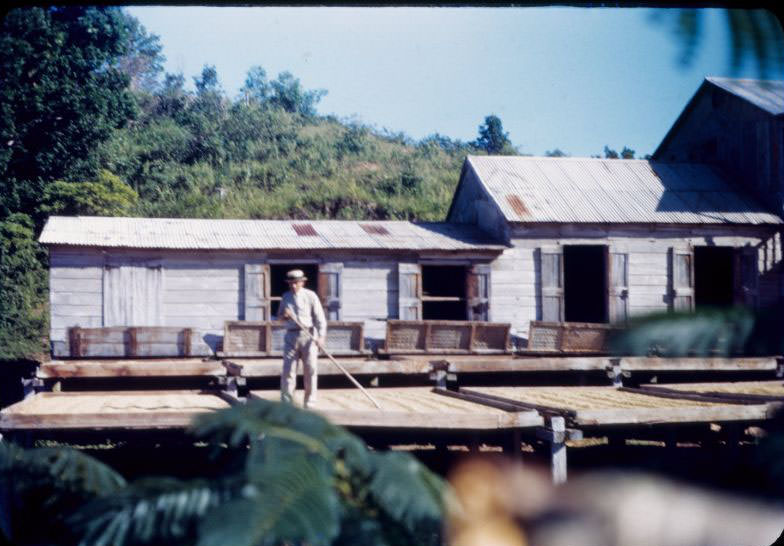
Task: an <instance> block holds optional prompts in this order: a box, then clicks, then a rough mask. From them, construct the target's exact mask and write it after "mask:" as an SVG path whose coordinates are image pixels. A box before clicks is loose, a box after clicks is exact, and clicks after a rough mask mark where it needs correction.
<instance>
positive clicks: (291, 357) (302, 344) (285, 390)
mask: <svg viewBox="0 0 784 546" xmlns="http://www.w3.org/2000/svg"><path fill="white" fill-rule="evenodd" d="M298 360H302V368H303V370H302V372H303V373H302V375H303V376H304V379H305V407H307V405H308V403H310V402H315V401H316V392H317V390H318V347H317V346H316V343H315V342H314V341H313V340H311V339H310V338H309V337H308V335H307V334H306V333H305V332H302V331H300V330H287V331H286V334H285V336H284V338H283V371H282V372H281V374H280V399H281V400H282V401H284V402H292V401H293V399H294V390H295V389H296V388H297V361H298Z"/></svg>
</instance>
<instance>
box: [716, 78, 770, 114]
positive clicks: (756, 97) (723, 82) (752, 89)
mask: <svg viewBox="0 0 784 546" xmlns="http://www.w3.org/2000/svg"><path fill="white" fill-rule="evenodd" d="M705 79H706V80H707V81H709V82H710V83H712V84H713V85H715V86H717V87H720V88H722V89H724V90H725V91H727V92H729V93H732V94H733V95H735V96H737V97H740V98H742V99H744V100H747V101H748V102H750V103H752V104H754V105H755V106H757V107H759V108H762V109H763V110H765V111H766V112H768V113H770V114H773V115H774V116H778V115H781V114H784V81H782V80H749V79H738V78H718V77H715V76H709V77H707V78H705Z"/></svg>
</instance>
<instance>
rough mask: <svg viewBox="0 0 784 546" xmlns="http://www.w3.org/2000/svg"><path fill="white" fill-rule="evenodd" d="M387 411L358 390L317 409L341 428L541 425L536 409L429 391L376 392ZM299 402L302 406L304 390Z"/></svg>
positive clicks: (271, 396)
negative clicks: (509, 408)
mask: <svg viewBox="0 0 784 546" xmlns="http://www.w3.org/2000/svg"><path fill="white" fill-rule="evenodd" d="M369 392H370V393H371V395H372V396H373V397H374V398H375V399H376V400H377V401H378V403H379V404H380V405H381V407H382V408H383V411H381V410H379V409H377V408H376V407H375V406H373V404H372V403H371V402H370V401H369V400H368V399H367V398H366V397H365V396H364V395H363V394H362V393H361V392H360V391H359V390H357V389H329V390H327V389H323V390H320V391H319V401H318V405H317V407H316V408H315V409H314V410H315V411H317V412H318V413H320V414H322V415H323V416H324V417H326V418H327V419H329V420H330V421H332V422H333V423H335V424H338V425H343V426H354V427H375V428H394V429H440V430H444V429H451V430H495V429H512V428H526V427H536V426H540V425H542V424H543V419H542V417H541V416H539V415H538V414H537V412H536V411H532V410H528V409H524V410H520V411H504V410H501V409H497V408H493V407H490V406H487V405H483V404H478V403H474V402H469V401H466V400H460V399H457V398H454V397H451V396H445V395H443V394H440V393H439V392H438V391H437V390H436V389H431V388H429V387H406V388H396V389H391V388H390V389H381V388H380V389H371V390H370V391H369ZM253 398H261V399H264V400H280V391H277V390H274V391H272V390H268V391H251V393H250V395H249V399H253ZM296 402H297V403H299V404H301V403H302V392H301V391H298V392H297V398H296Z"/></svg>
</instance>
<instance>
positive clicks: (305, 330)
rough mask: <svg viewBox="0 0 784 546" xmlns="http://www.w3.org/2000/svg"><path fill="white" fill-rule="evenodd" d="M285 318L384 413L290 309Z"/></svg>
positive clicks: (285, 313)
mask: <svg viewBox="0 0 784 546" xmlns="http://www.w3.org/2000/svg"><path fill="white" fill-rule="evenodd" d="M283 316H285V317H286V318H287V319H289V320H291V321H293V322H294V324H296V325H297V326H299V329H300V330H302V331H303V332H305V335H307V336H308V337H309V338H310V339H311V340H312V341H313V342H314V343H315V344H316V347H318V348H319V349H321V350H322V351H323V352H324V354H325V355H326V356H327V358H329V360H330V361H331V362H332V363H333V364H334V365H335V366H337V367H338V369H339V370H340V371H341V372H343V373H344V374H345V375H346V377H348V378H349V379H350V380H351V382H352V383H354V385H355V386H356V387H357V388H358V389H359V390H361V391H362V394H364V395H365V396H367V397H368V400H370V401H371V402H373V405H374V406H376V407H377V408H378V409H380V410H381V411H384V408H382V407H381V405H380V404H379V403H378V402H376V399H375V398H373V397H372V396H370V393H369V392H368V391H366V390H365V387H363V386H362V385H360V384H359V381H357V380H356V379H354V376H353V375H351V374H350V373H348V370H346V368H344V367H343V366H342V365H341V364H340V362H338V361H337V360H335V357H333V356H332V355H331V354H329V351H327V348H326V347H324V345H322V344H321V343H320V342H319V340H318V339H316V338H315V337H313V334H311V333H310V331H309V330H308V329H307V328H306V327H305V326H304V325H303V324H302V323H301V322H300V321H299V320H297V317H295V316H294V315H293V314H292V313H291V310H290V309H286V311H285V312H284V313H283Z"/></svg>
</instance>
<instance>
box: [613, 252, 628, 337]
mask: <svg viewBox="0 0 784 546" xmlns="http://www.w3.org/2000/svg"><path fill="white" fill-rule="evenodd" d="M609 263H610V275H609V280H610V282H609V286H608V300H609V303H610V306H609V308H610V322H611V323H613V324H616V323H617V324H625V323H626V321H627V320H629V255H628V254H626V253H620V252H610V260H609Z"/></svg>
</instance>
